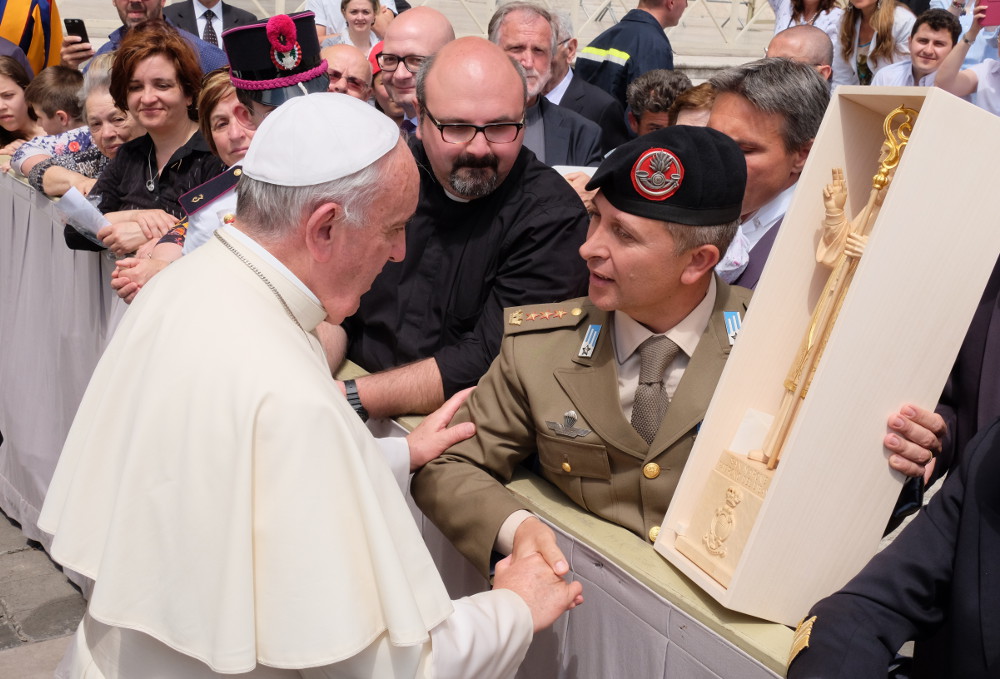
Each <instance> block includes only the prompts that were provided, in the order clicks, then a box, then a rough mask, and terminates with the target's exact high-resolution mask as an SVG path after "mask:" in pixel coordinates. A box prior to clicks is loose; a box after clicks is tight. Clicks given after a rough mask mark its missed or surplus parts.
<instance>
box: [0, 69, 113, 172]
mask: <svg viewBox="0 0 1000 679" xmlns="http://www.w3.org/2000/svg"><path fill="white" fill-rule="evenodd" d="M82 89H83V74H82V73H80V72H79V71H77V70H76V69H73V68H68V67H66V66H49V67H48V68H46V69H45V70H44V71H42V72H41V73H39V74H38V75H36V76H35V79H34V80H32V81H31V83H30V84H29V85H28V87H27V88H25V90H24V98H25V101H27V102H28V106H30V107H31V108H32V109H34V111H35V115H36V116H37V117H38V123H39V124H40V125H41V126H42V128H43V129H44V130H45V132H46V133H47V134H48V136H45V137H35V138H34V139H31V140H29V141H27V142H25V143H24V144H22V145H21V147H20V148H19V149H18V150H17V152H16V153H14V155H13V156H12V157H11V159H10V166H11V167H12V168H13V169H14V170H16V171H17V172H19V173H21V174H22V175H24V176H25V177H27V176H28V175H29V173H30V172H31V170H32V169H33V168H34V167H35V166H36V165H37V164H38V163H40V162H42V161H43V160H46V159H48V158H51V157H53V156H58V155H63V154H67V153H73V154H76V153H80V152H83V151H86V150H87V149H89V148H90V147H91V146H92V145H93V142H92V140H91V137H90V130H89V129H88V128H87V126H86V125H84V123H83V106H82V105H81V102H80V91H81V90H82Z"/></svg>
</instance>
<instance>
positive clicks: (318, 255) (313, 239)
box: [304, 203, 347, 262]
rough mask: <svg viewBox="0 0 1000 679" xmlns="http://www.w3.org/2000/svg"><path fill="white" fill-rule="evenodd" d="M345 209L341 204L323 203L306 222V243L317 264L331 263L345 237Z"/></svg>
mask: <svg viewBox="0 0 1000 679" xmlns="http://www.w3.org/2000/svg"><path fill="white" fill-rule="evenodd" d="M343 216H344V211H343V208H341V206H340V204H339V203H322V204H321V205H319V206H317V207H316V209H314V210H313V212H312V214H311V215H309V218H308V219H307V220H306V224H305V227H304V228H305V241H306V247H307V248H309V254H310V255H311V256H312V258H313V259H314V260H315V261H317V262H329V261H330V260H331V259H333V256H334V253H335V252H336V251H337V250H338V249H339V247H340V246H339V243H340V242H341V240H340V239H342V238H343V236H344V233H343V231H344V229H345V228H347V227H345V226H344V225H343V224H342V223H341V222H342V217H343Z"/></svg>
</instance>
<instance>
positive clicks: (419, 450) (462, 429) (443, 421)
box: [406, 387, 476, 472]
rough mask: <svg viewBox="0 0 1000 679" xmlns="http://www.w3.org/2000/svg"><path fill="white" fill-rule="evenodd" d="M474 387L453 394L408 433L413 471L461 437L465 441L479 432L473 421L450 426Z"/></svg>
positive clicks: (407, 439)
mask: <svg viewBox="0 0 1000 679" xmlns="http://www.w3.org/2000/svg"><path fill="white" fill-rule="evenodd" d="M473 389H475V387H469V388H468V389H463V390H462V391H460V392H458V393H457V394H455V395H454V396H452V397H451V398H449V399H448V400H447V401H445V402H444V405H442V406H441V407H440V408H438V409H437V410H435V411H434V412H433V413H431V414H430V415H428V416H427V417H425V418H424V421H423V422H421V423H420V424H419V425H417V428H416V429H414V430H413V431H412V432H410V435H409V436H407V437H406V442H407V444H409V446H410V471H411V472H415V471H416V470H418V469H420V468H421V467H423V466H424V465H425V464H427V463H428V462H430V461H431V460H433V459H434V458H436V457H438V456H439V455H440V454H441V453H443V452H444V451H446V450H448V449H449V448H451V447H452V446H453V445H455V444H456V443H458V442H459V441H464V440H465V439H467V438H469V437H470V436H472V435H473V434H475V433H476V425H474V424H472V423H471V422H462V423H460V424H456V425H455V426H454V427H449V426H448V425H449V424H450V423H451V418H453V417H455V413H456V412H458V408H459V406H461V405H462V404H463V403H465V399H467V398H469V394H471V393H472V390H473Z"/></svg>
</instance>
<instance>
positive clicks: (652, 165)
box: [632, 149, 684, 200]
mask: <svg viewBox="0 0 1000 679" xmlns="http://www.w3.org/2000/svg"><path fill="white" fill-rule="evenodd" d="M683 180H684V166H683V165H681V161H679V160H678V159H677V156H675V155H674V154H673V153H672V152H670V151H668V150H667V149H649V150H648V151H646V152H645V153H643V154H642V155H641V156H639V160H637V161H635V165H633V166H632V186H633V187H635V190H636V192H638V193H639V195H640V196H642V197H643V198H647V199H649V200H666V199H667V198H669V197H670V196H672V195H674V193H676V192H677V189H679V188H680V187H681V182H682V181H683Z"/></svg>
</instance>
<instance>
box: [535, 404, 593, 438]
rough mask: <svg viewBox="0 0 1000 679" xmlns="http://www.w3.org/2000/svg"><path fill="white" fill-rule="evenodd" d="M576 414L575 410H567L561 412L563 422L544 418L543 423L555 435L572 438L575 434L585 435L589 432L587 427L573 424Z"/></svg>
mask: <svg viewBox="0 0 1000 679" xmlns="http://www.w3.org/2000/svg"><path fill="white" fill-rule="evenodd" d="M576 420H577V414H576V411H575V410H567V411H566V412H565V413H563V423H562V424H559V423H558V422H550V421H549V420H545V425H546V426H547V427H548V428H549V429H551V430H552V431H554V432H555V433H556V436H566V437H567V438H571V439H574V438H576V437H577V436H586V435H587V434H589V433H590V430H589V429H577V428H576V427H574V426H573V425H574V424H576Z"/></svg>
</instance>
